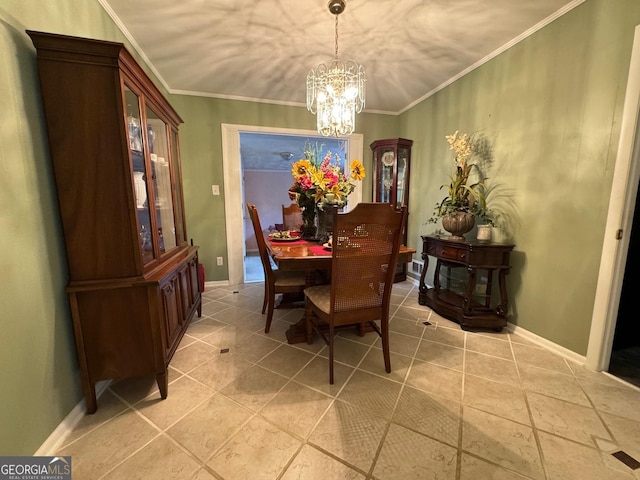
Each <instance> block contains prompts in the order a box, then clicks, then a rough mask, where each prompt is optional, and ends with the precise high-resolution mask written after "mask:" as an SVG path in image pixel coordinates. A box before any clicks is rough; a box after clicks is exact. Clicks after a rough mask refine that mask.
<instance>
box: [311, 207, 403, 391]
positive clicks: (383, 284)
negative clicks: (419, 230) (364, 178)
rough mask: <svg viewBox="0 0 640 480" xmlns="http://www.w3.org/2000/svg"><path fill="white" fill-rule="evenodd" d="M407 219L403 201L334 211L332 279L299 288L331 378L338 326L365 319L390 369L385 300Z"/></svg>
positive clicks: (364, 322) (388, 292)
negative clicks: (324, 348)
mask: <svg viewBox="0 0 640 480" xmlns="http://www.w3.org/2000/svg"><path fill="white" fill-rule="evenodd" d="M406 219H407V211H406V207H403V208H402V209H401V210H395V209H394V208H393V207H392V206H390V205H389V204H387V203H361V204H359V205H358V206H356V208H354V209H353V210H352V211H351V212H349V213H342V214H338V213H334V220H333V244H332V263H331V284H330V285H319V286H313V287H309V288H307V289H305V291H304V293H305V325H306V333H307V341H308V342H309V343H311V341H312V337H313V331H314V330H315V331H316V332H317V333H318V334H319V335H320V336H321V337H322V338H323V339H324V341H325V342H326V343H327V344H328V345H329V382H330V383H332V384H333V343H334V342H333V341H334V336H335V333H336V327H340V326H345V325H359V326H360V327H362V326H363V324H368V325H370V326H371V328H372V329H373V330H375V331H376V332H377V333H378V335H380V337H381V338H382V351H383V356H384V364H385V370H386V371H387V373H390V372H391V359H390V356H389V302H390V298H391V288H392V286H393V279H394V276H395V270H396V264H397V262H398V252H399V250H400V242H401V238H402V231H403V229H404V225H405V222H406ZM376 322H379V324H378V323H376Z"/></svg>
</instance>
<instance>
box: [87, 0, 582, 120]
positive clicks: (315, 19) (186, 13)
mask: <svg viewBox="0 0 640 480" xmlns="http://www.w3.org/2000/svg"><path fill="white" fill-rule="evenodd" d="M99 1H100V2H101V4H102V5H103V6H104V8H105V9H106V10H107V12H109V14H110V15H111V16H112V18H114V20H115V21H116V22H117V23H118V24H119V25H120V27H121V28H122V29H123V31H124V32H125V34H126V35H127V36H128V37H129V39H130V40H131V41H132V43H133V44H134V45H135V46H136V48H137V49H138V51H139V53H141V55H142V56H143V57H145V59H146V60H148V61H149V62H150V64H151V65H152V67H153V69H154V70H155V73H156V74H157V75H158V76H159V78H160V79H161V81H162V82H163V83H164V85H165V87H167V89H168V90H169V91H170V92H172V93H186V94H194V95H205V96H213V97H221V98H239V99H246V100H257V101H264V102H272V103H282V104H294V105H305V104H306V103H305V102H306V76H307V73H308V71H309V70H310V69H311V68H315V67H316V66H317V65H318V64H319V63H328V62H329V61H331V59H332V58H333V54H334V40H335V39H334V37H335V35H334V19H335V17H334V16H333V15H332V14H331V13H330V12H329V10H328V8H327V1H326V0H178V1H176V0H135V1H132V0H99ZM582 1H583V0H573V1H568V0H347V8H346V9H345V11H344V13H343V14H341V15H340V16H339V32H340V33H339V54H340V58H342V59H345V60H346V59H349V58H352V59H354V60H356V61H357V62H358V63H360V64H362V65H364V67H365V69H366V72H367V95H366V105H365V110H366V111H371V112H385V113H398V112H401V111H403V110H405V109H407V108H408V107H410V106H412V105H413V104H415V103H416V102H418V101H420V100H421V99H423V98H425V97H426V96H428V95H429V94H430V93H431V92H433V91H435V90H437V89H438V88H441V87H442V86H443V85H446V84H447V83H449V82H451V81H452V80H453V79H455V78H457V77H458V76H460V75H461V74H464V72H465V71H468V69H470V68H473V66H474V65H476V64H478V63H479V62H480V63H481V62H482V61H483V60H486V59H487V58H490V57H491V56H492V55H495V54H496V53H498V52H500V51H502V50H503V49H504V48H506V47H508V46H509V45H511V44H513V43H514V42H516V41H518V40H519V39H520V38H523V37H524V36H526V35H528V34H529V33H530V32H531V31H534V30H535V29H537V28H540V27H541V26H543V25H545V24H547V23H548V22H550V21H552V20H553V19H555V18H557V17H558V16H559V15H561V14H563V13H565V12H566V11H568V10H570V9H571V8H573V7H575V6H576V5H578V4H580V3H582Z"/></svg>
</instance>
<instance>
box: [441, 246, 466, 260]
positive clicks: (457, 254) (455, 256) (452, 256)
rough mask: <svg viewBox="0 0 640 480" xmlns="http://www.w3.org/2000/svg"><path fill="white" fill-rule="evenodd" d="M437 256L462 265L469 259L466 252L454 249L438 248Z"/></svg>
mask: <svg viewBox="0 0 640 480" xmlns="http://www.w3.org/2000/svg"><path fill="white" fill-rule="evenodd" d="M436 256H437V257H439V258H441V259H443V260H453V261H455V262H462V263H466V262H467V260H468V257H469V255H468V252H467V251H466V250H463V249H459V248H452V247H438V249H437V254H436Z"/></svg>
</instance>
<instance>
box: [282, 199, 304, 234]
mask: <svg viewBox="0 0 640 480" xmlns="http://www.w3.org/2000/svg"><path fill="white" fill-rule="evenodd" d="M302 223H303V222H302V210H301V209H300V205H298V204H297V203H292V204H291V205H289V206H288V207H285V206H284V205H282V225H283V227H282V228H284V229H285V230H300V228H301V227H302Z"/></svg>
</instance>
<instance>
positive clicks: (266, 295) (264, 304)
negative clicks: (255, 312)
mask: <svg viewBox="0 0 640 480" xmlns="http://www.w3.org/2000/svg"><path fill="white" fill-rule="evenodd" d="M265 276H266V274H265ZM268 298H269V282H267V281H266V278H265V282H264V298H263V299H262V313H263V314H264V312H265V310H266V309H267V300H268Z"/></svg>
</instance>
